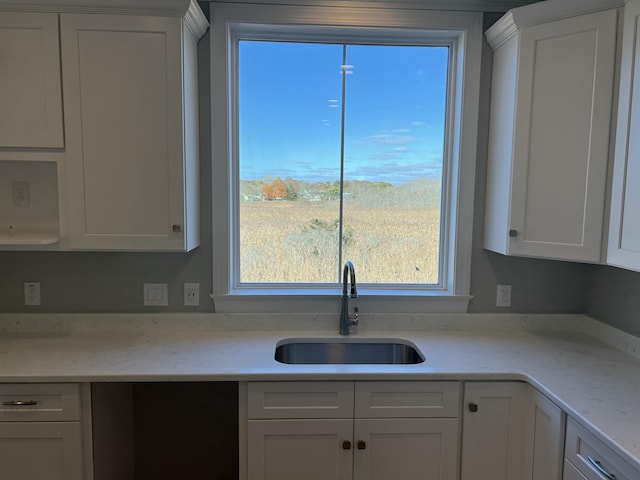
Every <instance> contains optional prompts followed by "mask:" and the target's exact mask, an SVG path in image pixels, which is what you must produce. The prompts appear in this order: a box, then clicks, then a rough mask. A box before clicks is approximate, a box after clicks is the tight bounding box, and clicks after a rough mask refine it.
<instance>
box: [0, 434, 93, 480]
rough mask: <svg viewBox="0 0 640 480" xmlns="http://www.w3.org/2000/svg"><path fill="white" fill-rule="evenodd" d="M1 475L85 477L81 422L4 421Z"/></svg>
mask: <svg viewBox="0 0 640 480" xmlns="http://www.w3.org/2000/svg"><path fill="white" fill-rule="evenodd" d="M0 476H2V478H3V479H7V480H42V479H45V478H46V479H47V480H82V479H83V468H82V435H81V431H80V423H79V422H69V423H64V422H61V423H57V422H52V423H0Z"/></svg>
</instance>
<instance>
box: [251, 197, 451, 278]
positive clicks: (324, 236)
mask: <svg viewBox="0 0 640 480" xmlns="http://www.w3.org/2000/svg"><path fill="white" fill-rule="evenodd" d="M381 203H382V202H380V203H378V205H377V206H375V207H373V206H366V207H365V206H363V205H362V204H361V202H352V203H351V204H349V201H348V200H347V202H346V205H345V212H346V213H345V220H344V221H345V228H344V236H343V247H344V252H343V261H345V260H351V261H352V262H353V263H354V265H355V267H356V272H357V278H358V282H360V283H409V284H411V283H437V282H438V254H439V252H438V243H439V230H440V211H439V209H438V208H433V207H418V206H415V207H400V206H393V205H392V206H384V204H382V205H381ZM338 218H339V202H338V201H315V202H312V201H306V200H297V201H287V200H282V201H247V202H241V207H240V241H241V245H240V249H241V259H242V261H241V272H240V277H241V282H243V283H254V282H255V283H262V282H268V283H271V282H273V283H281V282H287V283H288V282H300V283H335V282H336V281H338V279H339V275H340V274H339V271H340V266H339V265H338V224H337V222H338Z"/></svg>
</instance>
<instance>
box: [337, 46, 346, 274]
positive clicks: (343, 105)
mask: <svg viewBox="0 0 640 480" xmlns="http://www.w3.org/2000/svg"><path fill="white" fill-rule="evenodd" d="M346 66H347V44H346V43H343V44H342V65H341V66H340V70H341V75H342V97H341V99H340V103H341V112H340V225H339V227H338V283H340V274H341V268H342V263H343V259H342V234H343V231H344V132H345V118H346V110H347V109H346V96H347V67H346Z"/></svg>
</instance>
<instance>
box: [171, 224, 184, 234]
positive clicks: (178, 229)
mask: <svg viewBox="0 0 640 480" xmlns="http://www.w3.org/2000/svg"><path fill="white" fill-rule="evenodd" d="M171 231H173V233H180V232H181V231H182V226H181V225H180V224H175V225H172V226H171Z"/></svg>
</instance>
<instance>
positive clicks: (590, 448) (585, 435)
mask: <svg viewBox="0 0 640 480" xmlns="http://www.w3.org/2000/svg"><path fill="white" fill-rule="evenodd" d="M565 457H566V459H567V460H569V461H570V462H571V463H572V464H573V465H574V466H575V467H576V468H577V469H578V470H579V471H580V472H581V473H582V474H583V475H584V476H585V477H587V478H588V479H589V480H607V475H610V480H612V479H613V478H615V480H636V479H638V478H640V472H638V471H637V470H635V469H633V468H632V467H631V465H629V464H628V463H627V462H625V461H624V460H623V459H622V458H620V457H619V456H618V455H617V454H616V453H615V452H614V451H613V450H611V449H610V448H609V447H607V446H606V445H605V444H604V443H602V442H601V441H600V440H598V439H597V438H596V437H595V435H593V434H592V433H591V432H589V431H587V430H586V429H585V428H584V427H582V426H581V425H579V424H578V423H577V422H576V421H575V420H573V419H572V418H569V419H567V437H566V445H565Z"/></svg>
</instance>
